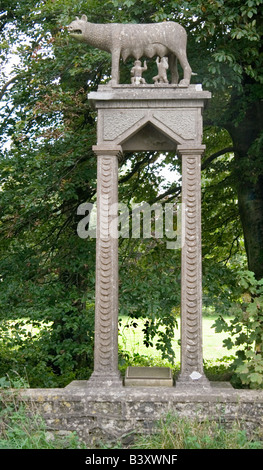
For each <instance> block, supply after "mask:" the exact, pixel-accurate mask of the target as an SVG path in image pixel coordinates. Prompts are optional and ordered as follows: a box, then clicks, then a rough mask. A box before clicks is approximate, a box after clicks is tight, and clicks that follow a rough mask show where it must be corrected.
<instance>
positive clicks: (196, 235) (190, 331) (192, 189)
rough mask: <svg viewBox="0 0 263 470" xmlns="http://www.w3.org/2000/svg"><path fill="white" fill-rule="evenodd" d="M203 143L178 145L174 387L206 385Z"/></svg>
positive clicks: (207, 385) (207, 383)
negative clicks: (179, 179)
mask: <svg viewBox="0 0 263 470" xmlns="http://www.w3.org/2000/svg"><path fill="white" fill-rule="evenodd" d="M204 150H205V146H204V145H199V146H197V147H196V148H193V147H191V148H189V147H187V146H185V145H178V151H179V153H180V155H181V157H182V204H183V217H184V219H183V224H184V230H183V238H182V255H181V259H182V265H181V372H180V375H179V378H178V381H177V383H176V386H180V385H182V386H188V385H191V386H193V385H194V386H200V385H201V386H202V387H204V386H205V387H209V382H208V380H207V378H206V377H205V376H204V371H203V352H202V254H201V250H202V243H201V155H202V153H203V152H204Z"/></svg>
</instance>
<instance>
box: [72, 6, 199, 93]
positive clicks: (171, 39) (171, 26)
mask: <svg viewBox="0 0 263 470" xmlns="http://www.w3.org/2000/svg"><path fill="white" fill-rule="evenodd" d="M68 30H69V33H70V35H71V36H72V37H74V38H75V39H77V40H79V41H82V42H86V43H88V44H89V45H91V46H93V47H96V48H98V49H102V50H104V51H107V52H110V53H111V55H112V70H111V74H112V80H111V84H112V85H115V84H118V83H119V61H120V58H121V57H122V59H123V60H124V62H125V61H126V59H127V58H128V57H130V56H131V57H134V58H135V59H136V60H139V59H140V58H141V57H143V56H144V57H149V58H152V57H154V56H159V57H161V58H162V57H164V56H167V57H168V60H169V67H170V70H171V82H172V83H178V71H177V59H178V60H179V62H180V64H181V66H182V69H183V73H184V76H183V79H182V80H181V81H180V85H185V86H188V85H189V84H190V79H191V75H192V70H191V67H190V65H189V63H188V60H187V55H186V45H187V34H186V31H185V29H184V28H183V27H182V26H181V25H179V24H178V23H175V22H172V21H169V22H164V23H153V24H119V23H108V24H94V23H89V22H88V20H87V16H86V15H82V17H81V18H80V19H79V18H78V17H76V20H74V21H72V23H70V25H69V26H68Z"/></svg>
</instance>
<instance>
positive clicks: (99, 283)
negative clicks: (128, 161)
mask: <svg viewBox="0 0 263 470" xmlns="http://www.w3.org/2000/svg"><path fill="white" fill-rule="evenodd" d="M93 150H94V151H95V153H96V154H97V157H98V163H97V233H96V237H97V238H96V304H95V348H94V372H93V374H92V376H91V378H90V380H89V385H92V384H94V386H99V385H100V384H101V385H105V386H116V385H121V379H120V374H119V370H118V238H117V237H116V233H115V234H114V226H113V224H114V220H115V221H116V220H117V215H118V209H117V203H118V153H119V152H120V151H121V147H120V146H116V148H113V149H110V150H109V149H104V148H103V146H95V147H93Z"/></svg>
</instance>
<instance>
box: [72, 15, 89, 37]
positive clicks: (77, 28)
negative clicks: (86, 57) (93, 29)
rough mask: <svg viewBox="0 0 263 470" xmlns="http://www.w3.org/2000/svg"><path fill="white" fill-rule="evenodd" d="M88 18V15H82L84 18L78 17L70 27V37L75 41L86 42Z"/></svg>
mask: <svg viewBox="0 0 263 470" xmlns="http://www.w3.org/2000/svg"><path fill="white" fill-rule="evenodd" d="M87 21H88V19H87V17H86V15H82V17H81V18H80V19H79V17H78V16H76V19H75V20H74V21H72V23H70V25H68V31H69V33H70V36H72V37H73V38H75V39H78V40H79V41H83V40H84V31H85V29H86V27H87Z"/></svg>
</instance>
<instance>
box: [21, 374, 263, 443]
mask: <svg viewBox="0 0 263 470" xmlns="http://www.w3.org/2000/svg"><path fill="white" fill-rule="evenodd" d="M20 399H21V400H23V402H27V403H28V408H29V411H31V410H32V407H33V410H34V412H38V413H40V414H41V415H42V416H43V418H44V420H45V422H46V424H47V428H48V430H49V431H50V432H53V433H56V432H61V431H63V432H69V431H75V432H76V433H77V434H78V436H79V437H80V438H81V439H82V440H83V441H84V442H85V443H86V445H87V446H89V448H92V447H93V446H94V445H95V444H96V443H97V442H98V441H99V440H101V439H103V440H106V441H114V442H116V440H121V441H122V442H123V443H124V444H125V439H127V435H130V433H141V432H143V433H146V432H152V431H153V430H154V428H155V425H156V421H157V420H159V419H160V418H161V417H164V416H165V415H166V414H167V413H168V412H170V413H171V412H172V413H175V414H177V415H179V416H184V417H188V418H198V419H200V420H204V419H206V418H208V419H211V420H220V421H221V423H226V425H230V426H231V424H232V422H233V421H234V420H235V419H239V422H240V423H241V424H242V423H243V426H244V428H246V429H248V430H253V429H256V428H258V427H261V428H262V426H263V390H260V391H254V390H235V389H233V388H229V384H225V383H224V382H211V389H210V390H209V391H205V390H198V388H197V389H196V390H195V388H194V387H187V388H186V389H182V388H181V387H180V389H177V388H176V387H145V388H144V387H123V386H120V387H119V388H117V387H114V388H111V387H109V388H107V387H99V388H95V387H90V386H89V383H88V381H73V382H72V383H71V384H69V385H68V386H67V387H66V388H64V389H58V388H57V389H27V390H22V391H21V398H20Z"/></svg>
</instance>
